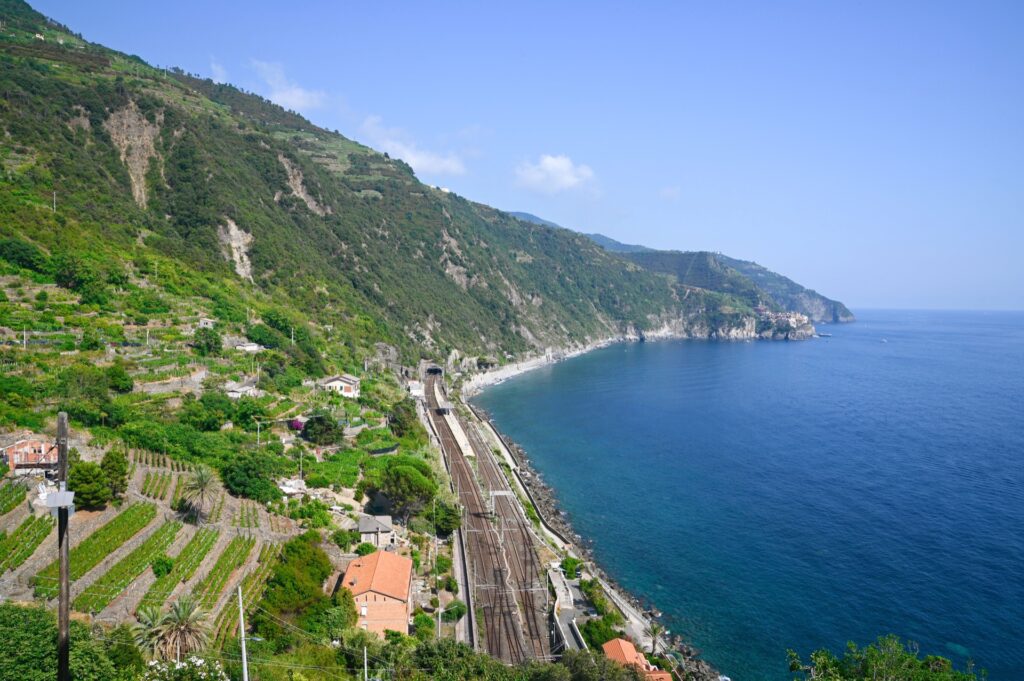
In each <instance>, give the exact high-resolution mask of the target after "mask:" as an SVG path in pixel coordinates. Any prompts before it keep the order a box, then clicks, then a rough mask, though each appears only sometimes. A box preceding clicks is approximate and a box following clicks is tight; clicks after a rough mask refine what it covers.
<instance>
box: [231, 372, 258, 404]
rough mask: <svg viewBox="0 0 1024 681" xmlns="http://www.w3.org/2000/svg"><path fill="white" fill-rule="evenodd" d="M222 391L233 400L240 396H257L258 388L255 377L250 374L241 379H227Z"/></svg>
mask: <svg viewBox="0 0 1024 681" xmlns="http://www.w3.org/2000/svg"><path fill="white" fill-rule="evenodd" d="M224 392H225V393H226V394H227V396H228V397H229V398H231V399H233V400H237V399H238V398H240V397H259V396H260V395H261V394H262V393H260V390H259V388H257V387H256V377H255V376H251V377H249V378H246V379H244V380H241V381H237V382H236V381H228V382H227V383H225V384H224Z"/></svg>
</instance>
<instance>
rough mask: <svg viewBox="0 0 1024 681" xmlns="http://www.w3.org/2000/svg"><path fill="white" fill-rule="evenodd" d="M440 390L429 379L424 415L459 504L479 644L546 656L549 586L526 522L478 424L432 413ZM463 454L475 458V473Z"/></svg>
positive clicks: (512, 658)
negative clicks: (479, 619)
mask: <svg viewBox="0 0 1024 681" xmlns="http://www.w3.org/2000/svg"><path fill="white" fill-rule="evenodd" d="M441 390H442V387H441V383H440V381H439V379H438V377H437V376H433V375H431V376H428V379H427V383H426V391H425V392H426V402H427V411H428V415H429V417H430V419H431V423H432V424H433V425H434V429H435V430H436V432H437V433H438V436H439V438H440V440H441V447H442V449H443V450H444V452H445V456H446V457H447V459H448V462H449V467H450V470H451V473H452V478H453V480H454V482H455V486H456V489H457V491H458V494H459V500H460V502H461V503H462V505H463V507H464V509H465V526H464V532H465V537H466V551H467V553H468V562H469V564H470V567H471V571H470V572H471V581H472V589H473V594H474V604H475V606H476V608H477V609H478V611H480V613H481V614H482V618H483V621H482V622H479V623H478V625H482V626H481V627H480V628H481V629H482V634H483V636H482V638H483V642H484V644H485V646H486V648H487V651H488V653H490V654H491V655H493V656H494V657H497V658H499V659H501V660H503V661H505V662H508V663H510V664H517V663H519V662H522V661H523V660H526V659H541V660H546V659H550V657H551V645H550V636H549V633H548V625H547V588H546V583H545V581H544V578H543V577H542V576H541V574H542V573H541V566H540V560H539V558H538V557H537V552H536V549H535V547H534V543H533V542H534V539H533V535H532V533H531V531H530V526H529V521H528V520H527V519H526V517H525V515H524V514H523V511H522V508H521V507H520V505H519V501H518V499H517V498H516V497H515V494H514V493H513V492H512V491H511V489H510V488H509V485H508V482H507V480H506V478H505V475H504V473H502V471H501V469H500V468H499V467H498V464H497V463H496V462H495V459H494V456H493V453H492V452H491V450H490V449H489V448H488V447H487V446H486V444H485V443H484V442H483V439H482V438H481V437H480V435H479V433H478V432H476V429H475V428H474V427H472V426H470V425H469V424H466V423H465V422H464V421H463V420H462V419H461V418H460V417H459V416H458V415H457V414H455V413H450V414H448V415H441V414H439V413H438V404H440V400H439V396H441V395H442V393H440V392H439V391H441ZM469 457H473V458H475V459H476V462H477V470H476V471H474V469H473V467H472V466H471V465H470V463H469V461H468V458H469ZM494 493H496V494H494ZM492 508H493V513H492V512H491V511H492Z"/></svg>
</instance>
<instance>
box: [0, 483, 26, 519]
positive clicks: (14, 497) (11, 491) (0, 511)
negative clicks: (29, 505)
mask: <svg viewBox="0 0 1024 681" xmlns="http://www.w3.org/2000/svg"><path fill="white" fill-rule="evenodd" d="M27 491H28V490H27V489H26V488H25V485H22V484H21V483H20V482H9V483H7V484H6V485H4V486H3V487H0V515H7V514H8V513H10V512H11V511H13V510H14V509H16V508H17V507H18V504H20V503H21V502H22V501H23V500H24V499H25V494H26V492H27Z"/></svg>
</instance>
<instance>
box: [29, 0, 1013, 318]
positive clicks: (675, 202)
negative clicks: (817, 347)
mask: <svg viewBox="0 0 1024 681" xmlns="http://www.w3.org/2000/svg"><path fill="white" fill-rule="evenodd" d="M35 6H36V8H37V9H39V10H40V11H42V12H43V13H45V14H47V15H49V16H52V17H54V18H56V19H57V20H59V21H61V22H63V23H65V24H68V25H69V26H70V27H71V28H72V29H73V30H75V31H78V32H81V33H82V34H83V35H84V37H85V38H87V39H89V40H93V41H96V42H100V43H103V44H106V45H108V46H110V47H113V48H115V49H119V50H122V51H125V52H128V53H134V54H138V55H139V56H141V57H142V58H144V59H145V60H147V61H148V62H150V63H152V64H156V65H163V66H174V65H176V66H180V67H181V68H183V69H185V70H186V71H189V72H193V73H199V74H202V75H206V76H210V77H213V78H215V79H218V80H225V81H228V82H231V83H234V84H236V85H239V86H241V87H243V88H245V89H248V90H251V91H254V92H258V93H260V94H263V95H265V96H267V97H269V98H271V99H274V100H275V101H277V102H278V103H280V104H282V105H285V106H286V107H288V108H292V109H296V110H298V111H300V112H302V113H303V114H305V115H306V116H307V117H308V118H310V119H311V120H312V121H313V122H315V123H317V124H319V125H322V126H324V127H327V128H330V129H337V130H339V131H340V132H341V133H343V134H345V135H346V136H348V137H352V138H354V139H357V140H359V141H361V142H364V143H366V144H369V145H371V146H373V147H375V148H378V149H381V150H384V151H388V152H390V153H391V154H392V155H397V156H399V157H402V158H405V159H406V160H407V161H409V162H410V163H411V165H412V166H413V167H414V168H415V169H416V171H417V174H418V175H419V177H420V178H421V179H423V180H424V181H427V182H429V183H431V184H438V185H441V186H445V187H450V188H451V189H452V190H453V191H456V192H458V193H459V194H461V195H463V196H466V197H469V198H471V199H474V200H478V201H482V202H484V203H488V204H491V205H494V206H496V207H498V208H502V209H505V210H524V211H528V212H531V213H535V214H537V215H540V216H541V217H544V218H547V219H549V220H553V221H555V222H558V223H559V224H562V225H564V226H566V227H572V228H575V229H580V230H581V231H598V232H602V233H604V234H607V235H609V236H611V237H614V238H616V239H619V240H622V241H626V242H630V243H643V244H646V245H649V246H653V247H659V248H678V249H707V250H714V251H722V252H724V253H727V254H729V255H732V256H735V257H740V258H746V259H751V260H756V261H757V262H760V263H761V264H764V265H766V266H768V267H771V268H772V269H775V270H777V271H780V272H782V273H784V274H787V275H788V276H791V277H792V278H794V279H796V280H797V281H799V282H800V283H802V284H804V285H806V286H810V287H812V288H816V289H817V290H819V291H821V292H822V293H825V294H826V295H830V296H833V297H837V298H840V299H842V300H844V301H845V302H847V303H848V304H850V305H851V306H853V307H855V308H856V307H862V308H863V307H935V308H997V309H998V308H1004V309H1005V308H1009V309H1024V263H1022V262H1021V258H1022V255H1024V166H1022V164H1024V41H1022V40H1020V27H1021V26H1022V25H1024V3H1020V2H1003V3H1000V2H991V1H987V0H980V1H978V2H938V1H930V2H920V3H917V2H770V3H766V2H749V3H742V2H719V3H677V2H671V3H669V2H666V3H616V4H611V3H599V2H598V3H595V2H580V3H571V2H564V3H551V2H518V1H517V2H515V3H506V4H504V5H499V4H498V3H468V2H431V3H411V2H391V3H378V2H361V3H348V2H322V3H314V2H306V3H303V2H292V3H281V2H273V3H271V2H263V1H261V0H251V1H249V2H246V3H220V4H215V3H207V2H198V1H194V0H178V1H177V2H173V3H139V2H127V1H115V0H90V2H88V3H83V2H78V1H75V2H71V1H68V0H42V1H39V2H36V3H35Z"/></svg>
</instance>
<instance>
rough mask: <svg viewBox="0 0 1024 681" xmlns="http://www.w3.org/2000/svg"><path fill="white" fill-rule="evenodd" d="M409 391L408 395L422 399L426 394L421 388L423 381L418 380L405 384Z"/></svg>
mask: <svg viewBox="0 0 1024 681" xmlns="http://www.w3.org/2000/svg"><path fill="white" fill-rule="evenodd" d="M405 387H406V388H407V389H408V391H409V396H410V397H414V398H419V399H421V400H422V399H423V398H425V397H426V396H427V394H426V392H425V391H424V389H423V383H421V382H420V381H409V383H408V384H406V386H405Z"/></svg>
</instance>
